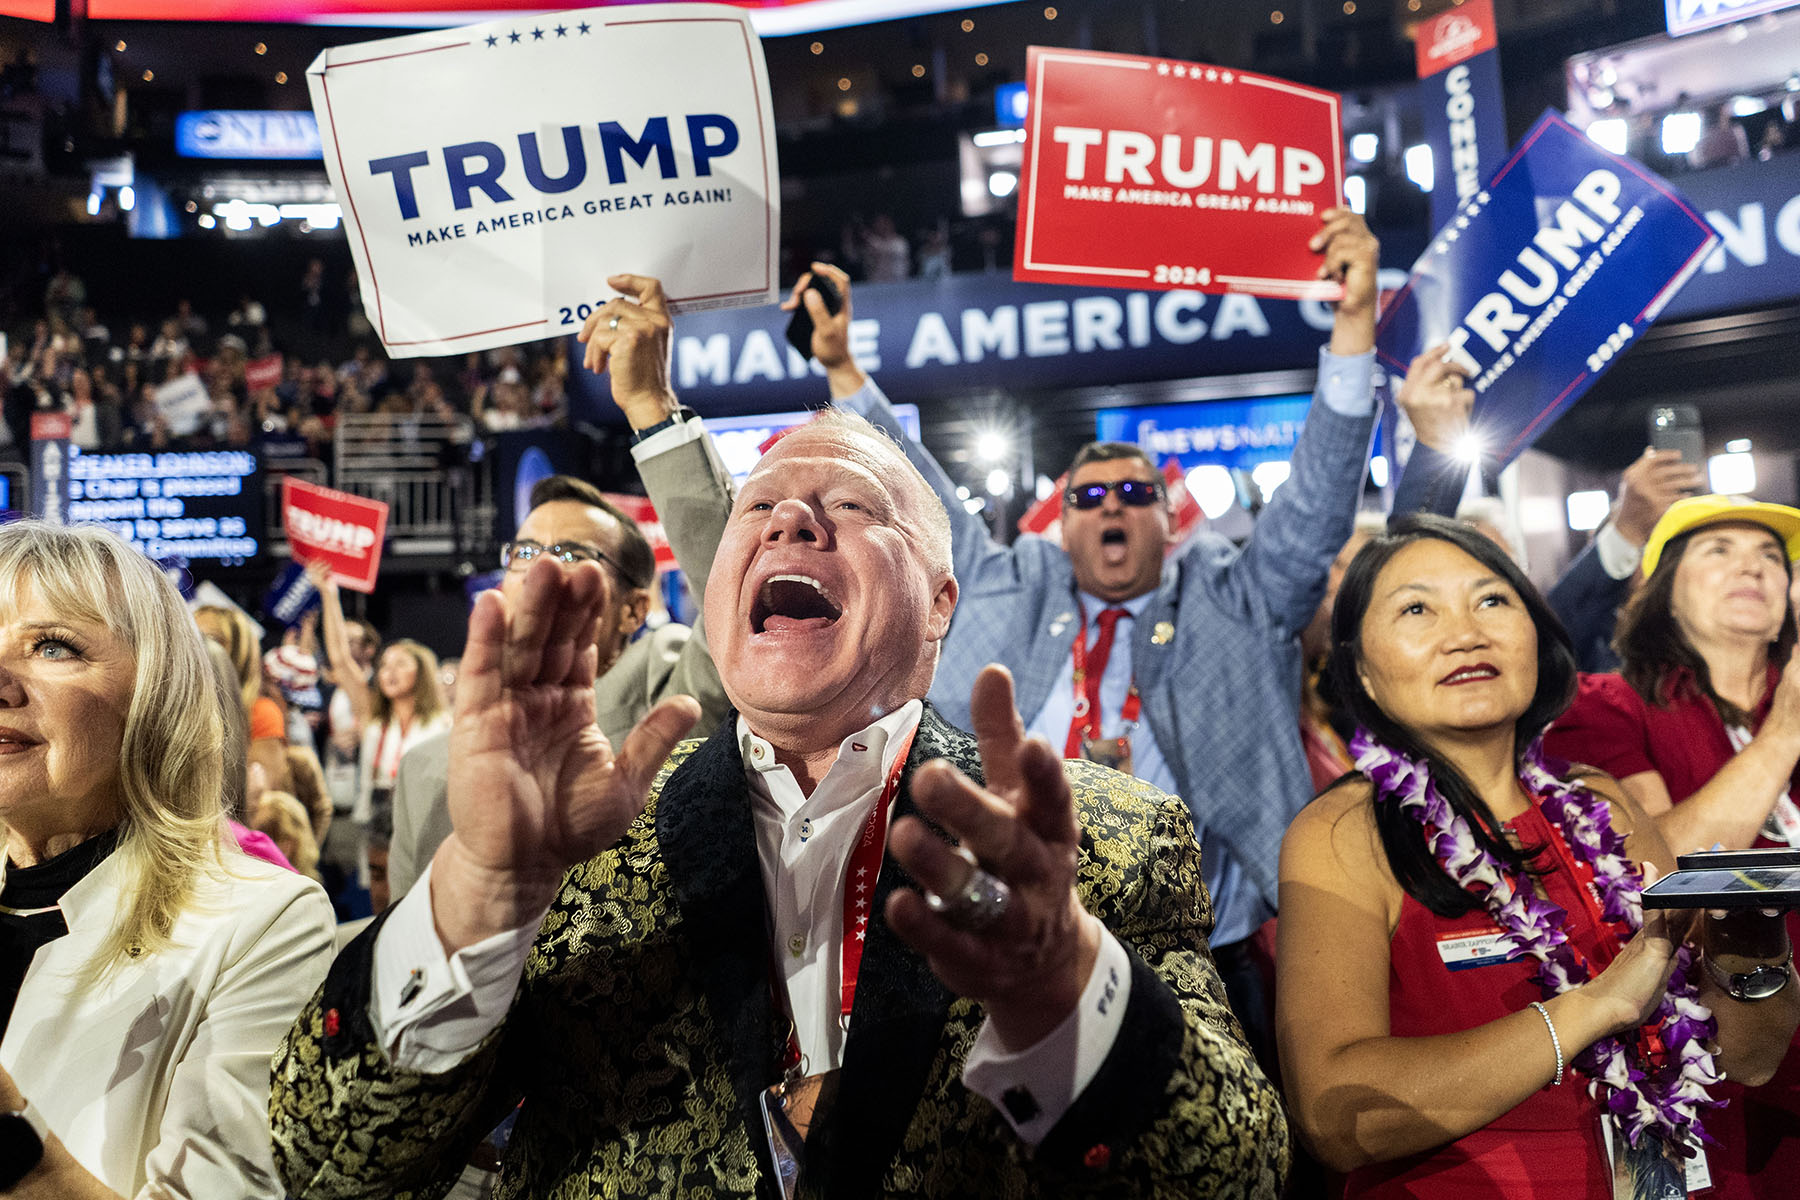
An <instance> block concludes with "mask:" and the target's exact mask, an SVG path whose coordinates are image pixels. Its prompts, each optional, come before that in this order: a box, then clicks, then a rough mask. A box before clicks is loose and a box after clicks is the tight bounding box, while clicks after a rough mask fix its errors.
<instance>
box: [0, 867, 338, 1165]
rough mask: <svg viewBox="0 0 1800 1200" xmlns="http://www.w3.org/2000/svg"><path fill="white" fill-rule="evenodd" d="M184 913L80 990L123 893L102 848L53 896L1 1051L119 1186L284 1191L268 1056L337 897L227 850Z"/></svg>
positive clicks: (324, 946) (321, 958)
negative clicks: (79, 977)
mask: <svg viewBox="0 0 1800 1200" xmlns="http://www.w3.org/2000/svg"><path fill="white" fill-rule="evenodd" d="M225 863H226V869H227V872H228V877H225V878H219V877H216V876H209V877H208V878H206V879H205V880H203V881H202V882H201V884H200V885H199V887H198V890H197V893H196V897H195V900H194V901H193V902H192V903H191V904H190V905H189V906H188V909H187V910H186V911H185V912H183V913H182V914H181V916H180V917H179V918H177V920H176V922H175V928H174V930H173V938H174V943H175V944H174V945H173V946H171V947H170V948H169V949H167V950H164V951H162V952H161V953H158V954H153V955H149V956H147V957H144V958H140V959H136V960H133V961H131V962H128V963H126V964H125V965H124V966H122V967H120V968H118V969H117V970H115V971H114V972H113V973H112V974H111V975H109V976H108V977H107V978H106V979H105V980H104V982H103V983H102V984H100V985H99V986H97V987H89V988H87V989H85V990H78V985H77V983H76V981H75V978H74V977H75V974H76V973H77V972H78V971H79V970H80V969H81V968H82V967H83V966H84V965H85V964H86V963H87V961H88V960H89V958H90V957H91V956H92V955H93V953H94V950H95V948H96V947H97V946H98V945H99V944H100V942H101V940H102V939H103V938H104V937H105V935H106V933H107V931H108V930H109V929H110V928H111V927H112V924H113V922H114V921H116V920H117V919H118V917H119V914H120V912H121V911H122V908H123V902H124V897H123V896H122V895H121V894H120V888H121V886H122V885H123V882H124V881H123V878H122V876H123V868H122V864H121V863H120V860H119V857H118V856H117V855H116V854H115V855H111V856H109V857H108V858H107V859H106V860H105V861H103V862H102V863H101V864H100V865H99V866H98V867H96V868H94V870H93V871H92V872H91V873H89V874H88V876H87V877H86V878H85V879H83V880H82V881H81V882H80V883H77V884H76V885H75V886H74V887H72V888H70V889H69V891H68V893H67V894H66V895H65V896H64V897H63V900H62V905H61V907H62V911H63V919H64V921H66V922H67V924H68V926H69V932H68V934H67V935H65V936H63V937H61V938H58V939H57V940H56V941H54V942H51V943H50V944H49V945H48V946H45V947H44V948H43V949H41V950H39V951H38V953H37V956H36V958H34V959H33V960H32V963H31V968H30V970H29V971H27V972H26V975H25V982H24V985H23V986H22V987H21V988H20V990H19V1000H18V1004H17V1006H16V1007H15V1008H14V1009H13V1014H12V1020H11V1022H10V1023H9V1024H8V1025H7V1028H6V1037H5V1040H4V1041H0V1064H3V1065H4V1066H5V1067H6V1069H7V1071H9V1072H10V1073H11V1074H12V1077H13V1079H14V1081H15V1082H16V1083H17V1084H18V1085H19V1090H20V1091H21V1092H23V1093H24V1095H25V1097H26V1099H28V1100H30V1101H31V1102H32V1104H33V1105H35V1106H36V1107H37V1109H38V1111H40V1112H41V1113H43V1115H44V1119H45V1121H46V1122H47V1124H48V1125H49V1127H50V1130H51V1132H52V1133H54V1134H56V1136H57V1137H59V1138H61V1139H62V1141H63V1144H64V1145H65V1146H67V1147H68V1149H69V1152H70V1153H71V1154H73V1155H74V1157H75V1159H76V1161H77V1162H79V1163H80V1164H81V1165H82V1166H84V1167H86V1168H87V1169H88V1170H89V1171H92V1172H93V1173H94V1174H95V1175H97V1176H99V1177H100V1179H101V1181H102V1182H104V1183H105V1184H106V1185H107V1186H108V1187H110V1188H112V1189H113V1190H114V1191H115V1192H118V1193H119V1194H120V1195H122V1196H126V1197H139V1198H150V1197H154V1198H156V1200H162V1198H164V1197H171V1198H182V1200H212V1198H213V1197H232V1198H233V1200H238V1198H240V1197H243V1198H249V1197H269V1198H271V1200H279V1198H280V1197H281V1196H282V1194H283V1193H282V1188H281V1185H280V1183H279V1182H277V1179H276V1176H275V1165H274V1159H273V1156H272V1155H271V1152H270V1148H269V1064H270V1060H271V1059H272V1058H273V1057H274V1053H275V1047H276V1046H277V1045H278V1044H279V1043H280V1041H281V1039H282V1037H283V1036H284V1035H285V1034H286V1033H287V1031H288V1027H289V1026H290V1025H292V1024H293V1023H294V1018H295V1017H296V1016H298V1015H299V1012H300V1008H301V1006H302V1005H304V1004H305V1003H306V1001H307V1000H308V999H310V998H311V996H312V993H313V992H314V990H316V989H317V988H318V986H319V984H320V983H321V982H322V981H323V980H324V978H325V972H326V969H327V968H328V967H329V966H330V965H331V957H332V931H333V920H332V912H331V903H330V901H328V900H327V899H326V898H325V892H324V890H323V889H322V888H320V887H319V885H318V884H316V883H314V882H313V881H312V880H310V879H307V878H305V877H304V876H301V875H296V874H295V873H294V872H292V871H284V870H282V869H281V868H280V867H275V866H271V865H270V864H268V863H265V862H261V861H259V860H257V859H253V858H250V857H249V856H247V855H244V854H241V853H239V852H237V850H236V848H235V847H229V848H227V850H226V851H225Z"/></svg>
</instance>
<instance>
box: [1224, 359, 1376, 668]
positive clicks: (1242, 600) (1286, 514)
mask: <svg viewBox="0 0 1800 1200" xmlns="http://www.w3.org/2000/svg"><path fill="white" fill-rule="evenodd" d="M1374 371H1375V353H1374V351H1369V352H1367V353H1364V354H1356V355H1337V354H1333V353H1331V351H1330V350H1327V349H1321V350H1320V351H1319V382H1318V386H1317V387H1316V389H1315V390H1314V392H1313V402H1312V407H1311V408H1309V409H1308V410H1307V413H1306V427H1305V428H1304V429H1303V430H1302V431H1301V433H1300V440H1299V442H1298V443H1297V444H1296V445H1295V446H1294V456H1293V460H1292V461H1293V466H1292V470H1291V472H1290V474H1289V475H1288V478H1287V482H1285V483H1283V484H1282V485H1281V487H1280V488H1279V489H1277V490H1276V492H1275V495H1274V496H1273V497H1272V498H1271V499H1270V500H1269V503H1268V505H1267V506H1266V507H1265V508H1264V509H1263V510H1262V514H1261V515H1260V516H1259V517H1258V518H1257V520H1256V529H1255V531H1254V532H1253V533H1251V535H1250V540H1249V541H1248V542H1246V543H1245V545H1244V548H1243V550H1242V552H1240V553H1239V554H1238V555H1237V556H1236V557H1235V559H1233V560H1232V561H1231V562H1230V563H1228V564H1227V566H1226V567H1225V569H1224V570H1223V571H1222V572H1219V573H1218V574H1217V576H1216V580H1217V582H1216V585H1215V586H1216V587H1217V588H1218V589H1219V591H1220V593H1221V600H1222V602H1223V603H1224V605H1225V606H1226V607H1227V608H1228V609H1229V610H1231V611H1234V612H1238V613H1240V614H1242V615H1243V617H1244V619H1246V620H1248V621H1252V622H1256V623H1262V622H1268V623H1270V624H1272V625H1273V626H1274V627H1275V629H1276V631H1277V632H1278V634H1279V635H1280V636H1284V637H1285V636H1293V635H1296V634H1298V633H1299V632H1300V631H1301V630H1302V629H1304V628H1306V624H1307V622H1308V621H1310V620H1312V615H1313V613H1314V611H1315V610H1317V608H1318V607H1319V600H1320V599H1321V598H1322V597H1323V596H1324V594H1325V580H1326V576H1327V575H1328V574H1329V573H1330V571H1331V563H1332V560H1333V559H1335V558H1336V557H1337V554H1338V551H1339V550H1341V549H1343V547H1344V543H1345V542H1346V541H1348V540H1349V538H1350V531H1351V528H1352V526H1353V525H1354V524H1355V521H1356V509H1357V505H1358V503H1359V501H1360V500H1361V498H1362V484H1363V475H1364V473H1365V471H1366V470H1367V469H1368V461H1369V438H1370V436H1371V435H1372V433H1373V431H1374V427H1375V391H1374ZM1215 540H1216V539H1215ZM1188 553H1194V554H1212V553H1216V548H1215V547H1213V546H1211V545H1209V544H1208V543H1207V542H1206V541H1204V540H1202V541H1199V542H1196V544H1195V546H1194V547H1192V548H1191V549H1190V550H1189V551H1188Z"/></svg>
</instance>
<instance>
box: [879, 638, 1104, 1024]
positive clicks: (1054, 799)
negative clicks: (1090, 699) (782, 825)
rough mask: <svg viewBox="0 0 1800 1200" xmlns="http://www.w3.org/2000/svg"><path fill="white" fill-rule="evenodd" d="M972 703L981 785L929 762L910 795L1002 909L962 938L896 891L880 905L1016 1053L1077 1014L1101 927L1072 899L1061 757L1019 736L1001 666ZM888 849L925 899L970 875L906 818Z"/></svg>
mask: <svg viewBox="0 0 1800 1200" xmlns="http://www.w3.org/2000/svg"><path fill="white" fill-rule="evenodd" d="M970 708H971V712H972V714H973V724H974V727H975V738H976V742H977V744H978V745H979V747H980V751H981V764H982V769H983V771H984V773H985V774H986V776H987V786H986V787H980V786H977V785H976V784H975V783H974V782H973V781H972V780H970V779H969V777H968V776H966V775H964V774H963V773H962V772H960V771H958V770H957V769H956V768H955V767H952V766H951V765H950V764H949V763H945V762H934V763H929V764H927V765H926V766H925V767H923V768H922V769H920V770H919V771H918V772H917V774H916V775H915V777H914V779H913V785H912V797H913V800H914V801H915V802H916V803H917V804H918V806H919V807H920V808H921V809H922V810H924V812H925V813H926V814H928V815H929V816H930V817H931V818H932V819H933V820H935V821H937V822H938V823H939V824H941V825H943V826H944V827H945V828H946V829H948V830H950V832H951V833H953V834H954V835H955V836H956V838H957V839H958V841H959V842H960V843H961V844H962V846H963V847H964V848H965V849H966V850H968V851H970V852H972V853H973V854H974V856H975V857H976V859H977V860H978V861H979V862H980V863H981V866H982V868H983V869H985V870H987V871H989V872H991V873H992V874H993V875H995V876H997V877H999V878H1000V879H1001V880H1002V881H1003V882H1005V883H1006V885H1007V886H1008V887H1009V888H1011V890H1012V898H1011V902H1010V903H1009V904H1008V906H1007V909H1006V912H1005V913H1004V914H1003V915H1002V916H1001V917H1000V919H999V920H998V921H996V922H995V923H994V924H993V925H991V926H989V927H987V928H985V929H982V930H981V931H979V932H971V931H968V930H965V929H960V928H958V927H956V926H955V925H953V924H952V923H951V922H950V921H948V920H946V919H945V918H944V917H942V916H939V915H937V914H935V913H933V912H931V911H930V909H929V907H928V906H927V905H926V902H925V898H924V897H923V896H921V895H920V894H919V893H918V892H915V891H912V890H911V889H902V890H900V891H897V892H895V893H894V894H893V895H892V896H890V897H889V898H888V904H887V919H888V923H889V924H890V925H892V926H893V928H894V931H895V932H896V933H898V934H899V935H900V936H901V938H903V939H904V940H905V941H906V942H907V943H908V944H909V945H911V946H912V947H913V949H915V950H917V951H918V952H919V953H920V954H922V955H924V956H925V959H926V961H927V962H928V963H929V964H930V965H931V969H932V971H933V972H935V973H936V974H937V977H938V978H939V979H941V980H943V981H944V984H945V985H946V986H947V987H949V988H950V990H951V991H954V992H956V993H957V994H958V995H962V996H967V997H969V998H970V999H973V1000H979V1001H980V1002H981V1003H982V1005H983V1006H984V1007H985V1008H986V1009H987V1016H988V1019H989V1021H991V1022H992V1023H993V1026H994V1031H995V1032H996V1033H997V1034H998V1035H999V1037H1000V1040H1001V1041H1002V1043H1004V1044H1005V1045H1006V1046H1007V1047H1008V1048H1009V1049H1014V1050H1020V1049H1024V1048H1025V1047H1027V1046H1030V1045H1032V1044H1033V1043H1035V1042H1037V1041H1038V1040H1040V1039H1041V1038H1043V1037H1044V1036H1045V1035H1046V1034H1048V1033H1049V1032H1050V1031H1051V1030H1053V1029H1055V1028H1056V1027H1057V1025H1059V1024H1061V1023H1062V1021H1063V1019H1064V1018H1065V1017H1067V1016H1068V1014H1069V1013H1070V1012H1072V1011H1073V1010H1074V1008H1075V1005H1076V1004H1077V1003H1078V1002H1079V1000H1080V998H1081V991H1082V988H1083V987H1085V986H1086V984H1087V979H1088V976H1089V975H1090V974H1091V973H1092V972H1093V969H1094V961H1095V959H1096V957H1097V956H1098V954H1099V952H1100V939H1101V930H1100V924H1099V922H1098V921H1097V920H1095V919H1094V918H1093V917H1091V916H1089V915H1088V914H1087V912H1086V911H1084V910H1083V909H1082V907H1081V900H1080V898H1079V897H1078V896H1077V895H1076V892H1075V865H1076V858H1077V854H1078V851H1079V848H1080V844H1081V830H1080V826H1079V825H1078V824H1077V822H1076V819H1075V798H1074V794H1073V793H1072V792H1071V791H1070V788H1069V781H1068V778H1067V777H1066V776H1065V775H1064V774H1063V767H1062V761H1061V759H1059V758H1058V757H1057V755H1056V752H1055V751H1054V750H1052V749H1051V748H1050V744H1049V743H1048V742H1046V741H1044V740H1043V739H1042V738H1027V737H1026V736H1025V727H1024V724H1023V723H1022V722H1021V721H1020V720H1019V714H1018V710H1017V708H1016V707H1015V705H1014V702H1013V690H1012V676H1011V675H1010V674H1008V673H1007V671H1006V669H1005V668H1003V667H998V666H990V667H988V668H987V669H986V670H984V671H982V673H981V675H980V676H979V677H978V678H977V679H976V680H975V689H974V692H973V694H972V696H971V700H970ZM889 846H890V847H891V848H892V849H893V851H894V856H895V857H896V858H897V859H898V860H899V861H900V864H901V865H902V866H904V867H905V868H906V869H907V871H909V872H910V873H911V874H912V876H913V878H915V879H917V880H918V881H919V883H920V884H922V885H923V886H925V887H927V888H930V889H931V890H932V891H934V892H937V893H939V894H949V893H954V892H955V891H956V890H957V889H958V887H959V886H960V885H962V884H963V883H964V881H965V880H966V879H967V878H968V873H969V865H968V863H967V861H966V860H965V859H964V858H963V857H962V856H960V855H959V854H958V853H957V852H956V851H955V850H954V849H952V848H951V847H950V846H947V845H946V844H945V843H944V842H943V841H942V840H941V839H940V838H939V837H938V836H937V835H936V834H934V833H932V832H931V830H930V829H929V828H928V827H927V826H926V825H925V823H924V822H922V821H919V820H917V819H915V818H910V817H909V818H907V819H906V820H903V821H900V822H898V823H896V824H895V826H894V832H893V835H892V837H891V839H890V841H889Z"/></svg>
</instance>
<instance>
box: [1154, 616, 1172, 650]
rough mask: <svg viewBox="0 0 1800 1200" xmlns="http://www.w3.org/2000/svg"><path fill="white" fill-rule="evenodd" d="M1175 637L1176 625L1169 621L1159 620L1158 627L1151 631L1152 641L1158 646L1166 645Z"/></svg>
mask: <svg viewBox="0 0 1800 1200" xmlns="http://www.w3.org/2000/svg"><path fill="white" fill-rule="evenodd" d="M1174 639H1175V626H1174V625H1172V624H1170V623H1169V622H1167V621H1158V622H1157V623H1156V628H1155V629H1153V630H1151V631H1150V642H1151V644H1152V645H1156V646H1166V645H1168V644H1169V643H1170V642H1171V641H1173V640H1174Z"/></svg>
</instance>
